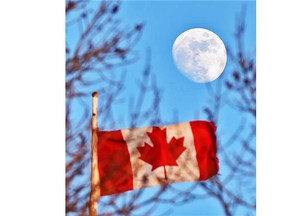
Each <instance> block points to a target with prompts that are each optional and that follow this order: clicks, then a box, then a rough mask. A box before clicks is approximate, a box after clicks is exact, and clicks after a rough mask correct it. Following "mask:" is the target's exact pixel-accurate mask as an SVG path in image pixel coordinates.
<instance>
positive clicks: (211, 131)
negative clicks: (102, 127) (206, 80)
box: [97, 121, 219, 196]
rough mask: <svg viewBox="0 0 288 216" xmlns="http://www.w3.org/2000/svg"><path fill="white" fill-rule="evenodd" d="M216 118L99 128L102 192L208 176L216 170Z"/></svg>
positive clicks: (98, 146) (115, 191)
mask: <svg viewBox="0 0 288 216" xmlns="http://www.w3.org/2000/svg"><path fill="white" fill-rule="evenodd" d="M215 131H216V127H215V125H214V123H213V122H208V121H191V122H187V123H181V124H176V125H168V126H161V127H154V126H152V127H146V128H129V129H123V130H116V131H98V145H97V153H98V163H97V164H98V172H99V180H100V195H101V196H104V195H110V194H117V193H121V192H125V191H128V190H134V189H139V188H142V187H150V186H157V185H164V184H170V183H174V182H185V181H203V180H207V179H209V178H210V177H212V176H214V175H216V174H217V172H218V170H219V165H218V158H217V156H216V152H217V148H216V135H215Z"/></svg>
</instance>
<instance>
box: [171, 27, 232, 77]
mask: <svg viewBox="0 0 288 216" xmlns="http://www.w3.org/2000/svg"><path fill="white" fill-rule="evenodd" d="M172 54H173V59H174V62H175V65H176V67H177V68H178V70H179V71H180V72H182V73H183V74H184V75H185V76H186V77H188V78H189V79H191V80H192V81H194V82H197V83H207V82H212V81H214V80H215V79H217V78H218V77H219V76H220V75H221V74H222V72H223V71H224V68H225V66H226V62H227V52H226V48H225V45H224V43H223V41H222V40H221V39H220V37H218V35H216V34H215V33H214V32H212V31H210V30H207V29H204V28H193V29H189V30H187V31H185V32H183V33H181V34H180V35H179V36H178V37H177V38H176V40H175V42H174V44H173V48H172Z"/></svg>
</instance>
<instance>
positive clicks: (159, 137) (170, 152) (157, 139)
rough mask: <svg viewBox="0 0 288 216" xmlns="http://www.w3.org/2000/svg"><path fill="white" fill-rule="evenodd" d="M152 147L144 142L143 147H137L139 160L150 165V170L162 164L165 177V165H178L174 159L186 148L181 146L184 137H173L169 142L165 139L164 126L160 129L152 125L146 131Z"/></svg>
mask: <svg viewBox="0 0 288 216" xmlns="http://www.w3.org/2000/svg"><path fill="white" fill-rule="evenodd" d="M147 135H148V136H149V138H150V140H151V141H152V143H153V147H152V146H150V145H148V144H147V143H145V145H144V146H143V147H137V149H138V151H139V152H140V154H141V156H140V157H139V158H140V159H141V160H143V161H145V162H146V163H149V164H151V165H152V171H153V170H155V169H156V168H158V167H160V166H164V174H165V179H167V173H166V168H165V166H178V164H177V162H176V160H177V158H178V157H179V156H180V155H181V154H182V152H183V151H185V150H186V147H184V146H183V141H184V137H181V138H179V139H176V138H175V137H173V138H172V139H171V140H170V142H169V143H167V139H166V128H164V129H163V130H161V129H160V128H159V127H153V130H152V132H147Z"/></svg>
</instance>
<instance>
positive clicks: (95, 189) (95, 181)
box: [90, 92, 100, 216]
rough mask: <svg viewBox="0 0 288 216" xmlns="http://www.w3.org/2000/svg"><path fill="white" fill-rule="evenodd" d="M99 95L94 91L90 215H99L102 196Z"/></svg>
mask: <svg viewBox="0 0 288 216" xmlns="http://www.w3.org/2000/svg"><path fill="white" fill-rule="evenodd" d="M98 97H99V94H98V93H97V92H93V93H92V98H93V102H92V104H93V116H92V145H91V154H92V156H91V192H90V216H97V206H98V204H97V199H98V198H99V196H100V188H99V173H98V165H97V164H98V159H97V142H98V137H97V131H98Z"/></svg>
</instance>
